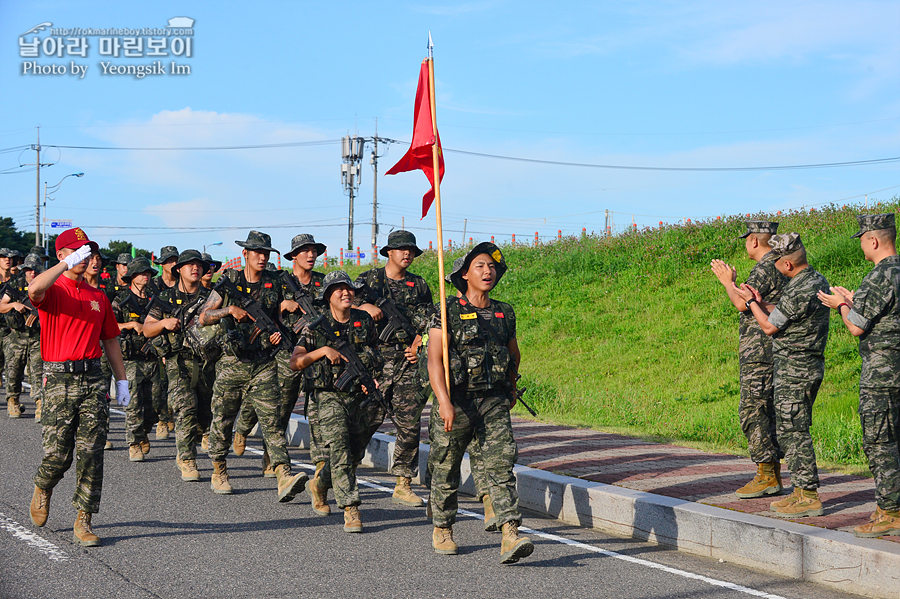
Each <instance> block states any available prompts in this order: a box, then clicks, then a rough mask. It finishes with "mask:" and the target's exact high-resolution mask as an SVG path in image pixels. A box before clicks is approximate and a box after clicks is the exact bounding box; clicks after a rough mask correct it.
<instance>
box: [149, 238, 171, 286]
mask: <svg viewBox="0 0 900 599" xmlns="http://www.w3.org/2000/svg"><path fill="white" fill-rule="evenodd" d="M176 262H178V248H177V247H175V246H174V245H167V246H163V248H162V249H161V250H159V257H157V258H156V259H155V260H153V263H154V264H155V265H157V266H159V267H160V269H161V272H160V275H159V278H158V279H156V280H155V281H153V282H152V283H151V288H150V289H151V290H152V293H153V294H154V295H156V294H158V293H159V292H160V291H162V290H163V289H171V288H172V287H174V286H175V284H176V283H177V282H178V278H177V275H176V273H175V272H174V270H173V269H174V267H175V263H176Z"/></svg>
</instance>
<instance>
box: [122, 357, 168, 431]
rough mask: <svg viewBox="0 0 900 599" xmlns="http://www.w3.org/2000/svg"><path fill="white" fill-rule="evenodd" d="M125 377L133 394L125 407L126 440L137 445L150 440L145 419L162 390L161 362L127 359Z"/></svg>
mask: <svg viewBox="0 0 900 599" xmlns="http://www.w3.org/2000/svg"><path fill="white" fill-rule="evenodd" d="M125 377H126V378H127V379H128V392H129V393H130V394H131V402H130V403H129V404H128V406H127V407H126V408H125V442H126V443H128V444H129V445H135V444H136V443H142V442H144V441H147V440H148V439H147V428H146V426H145V421H146V420H148V418H149V417H151V410H152V409H153V398H154V397H157V396H158V395H159V392H160V391H159V362H157V361H156V360H125ZM163 422H164V421H163Z"/></svg>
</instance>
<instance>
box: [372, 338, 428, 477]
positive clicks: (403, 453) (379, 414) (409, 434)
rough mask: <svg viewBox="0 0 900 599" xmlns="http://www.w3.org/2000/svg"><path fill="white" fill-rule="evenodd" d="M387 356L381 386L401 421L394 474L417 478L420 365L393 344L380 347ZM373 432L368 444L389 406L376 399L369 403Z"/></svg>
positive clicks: (396, 445) (419, 426)
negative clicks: (407, 357) (384, 405)
mask: <svg viewBox="0 0 900 599" xmlns="http://www.w3.org/2000/svg"><path fill="white" fill-rule="evenodd" d="M378 349H379V350H380V351H381V355H382V357H384V374H382V376H381V379H379V381H378V384H379V387H378V388H379V389H380V390H381V393H382V395H384V398H385V399H386V400H387V401H388V403H390V404H391V408H392V409H393V411H394V420H396V421H397V423H396V426H395V428H396V429H397V439H396V442H395V444H394V461H393V465H392V466H391V474H393V475H394V476H403V477H406V478H414V477H415V476H417V475H418V473H419V442H420V441H421V427H422V425H421V419H422V408H424V407H425V405H424V404H423V403H422V401H421V385H420V384H419V371H418V366H417V365H415V364H410V363H409V361H408V360H407V359H406V355H405V354H404V353H403V349H397V348H396V347H393V346H385V345H382V346H379V348H378ZM367 410H368V419H369V431H368V433H367V435H366V445H368V443H369V441H370V440H371V439H372V436H373V435H374V434H375V433H377V432H378V428H379V427H380V426H381V424H382V423H383V422H384V417H385V416H386V415H387V413H386V412H385V409H384V408H383V407H382V406H381V404H379V403H378V402H376V401H372V402H369V404H368V406H367Z"/></svg>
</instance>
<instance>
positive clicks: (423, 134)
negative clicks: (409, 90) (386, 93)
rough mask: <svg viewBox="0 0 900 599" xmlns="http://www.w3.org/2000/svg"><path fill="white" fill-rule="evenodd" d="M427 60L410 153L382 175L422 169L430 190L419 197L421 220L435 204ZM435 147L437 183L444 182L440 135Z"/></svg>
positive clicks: (417, 101)
mask: <svg viewBox="0 0 900 599" xmlns="http://www.w3.org/2000/svg"><path fill="white" fill-rule="evenodd" d="M428 83H429V82H428V60H427V59H425V60H423V61H422V68H421V69H420V70H419V86H418V87H417V88H416V110H415V113H414V115H413V136H412V142H411V143H410V144H409V150H407V151H406V154H404V155H403V158H401V159H400V160H399V161H398V162H397V164H395V165H394V166H392V167H391V169H390V170H389V171H388V172H386V173H385V175H396V174H397V173H404V172H406V171H414V170H416V169H422V171H423V172H424V173H425V176H426V177H428V182H429V183H431V189H430V190H428V193H426V194H425V195H424V196H422V218H425V215H426V214H428V209H429V208H431V203H432V202H434V159H433V157H432V154H431V152H432V147H433V146H434V142H435V139H434V138H435V135H434V133H435V128H434V120H433V116H432V114H431V93H430V86H429V85H428ZM437 148H438V165H439V169H440V180H441V181H443V180H444V153H443V152H442V151H441V136H440V134H438V136H437Z"/></svg>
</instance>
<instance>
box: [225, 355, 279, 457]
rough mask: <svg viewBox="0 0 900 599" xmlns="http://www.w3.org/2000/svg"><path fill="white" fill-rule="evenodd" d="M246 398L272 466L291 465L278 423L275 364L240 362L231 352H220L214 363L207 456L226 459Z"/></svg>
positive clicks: (268, 362)
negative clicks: (228, 353)
mask: <svg viewBox="0 0 900 599" xmlns="http://www.w3.org/2000/svg"><path fill="white" fill-rule="evenodd" d="M243 402H247V403H248V404H249V405H250V406H251V407H252V408H253V409H254V411H255V412H256V416H257V418H258V419H259V428H260V430H261V432H262V436H263V440H264V441H265V443H266V449H268V450H269V458H270V459H271V461H272V467H273V468H277V467H278V466H280V465H281V464H287V465H288V467H290V460H289V458H288V452H287V441H286V440H285V438H284V430H283V429H282V428H281V427H280V423H281V394H280V393H279V392H278V366H277V365H276V363H275V360H266V361H260V362H241V361H240V360H238V359H237V358H235V357H234V356H227V355H226V356H222V357H221V358H219V361H218V362H217V363H216V382H215V384H214V385H213V397H212V423H211V424H210V427H209V457H210V459H211V460H212V461H214V462H222V461H225V458H226V457H228V450H229V448H230V447H231V441H232V430H233V429H234V421H235V419H236V418H237V415H238V412H239V411H240V409H241V403H243Z"/></svg>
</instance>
